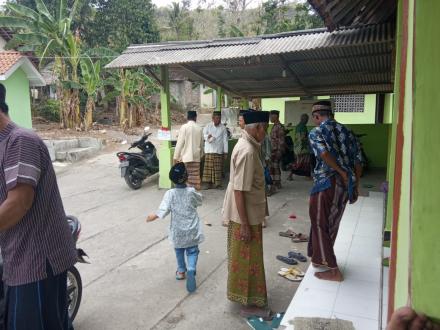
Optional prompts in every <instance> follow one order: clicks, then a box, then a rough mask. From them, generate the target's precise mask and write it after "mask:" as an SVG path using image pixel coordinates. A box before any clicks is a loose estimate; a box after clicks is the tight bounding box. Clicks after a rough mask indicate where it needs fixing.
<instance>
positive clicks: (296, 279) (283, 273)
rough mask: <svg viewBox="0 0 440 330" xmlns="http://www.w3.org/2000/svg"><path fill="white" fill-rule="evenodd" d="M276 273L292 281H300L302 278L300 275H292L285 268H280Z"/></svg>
mask: <svg viewBox="0 0 440 330" xmlns="http://www.w3.org/2000/svg"><path fill="white" fill-rule="evenodd" d="M278 275H280V276H281V277H284V278H285V279H287V280H289V281H292V282H301V281H302V279H303V278H302V277H300V276H297V275H293V274H292V273H291V272H290V271H289V270H287V271H282V270H280V271H279V272H278Z"/></svg>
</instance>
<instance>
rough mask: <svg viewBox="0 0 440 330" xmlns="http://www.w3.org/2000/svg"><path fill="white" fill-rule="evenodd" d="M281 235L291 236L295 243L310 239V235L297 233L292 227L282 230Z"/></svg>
mask: <svg viewBox="0 0 440 330" xmlns="http://www.w3.org/2000/svg"><path fill="white" fill-rule="evenodd" d="M279 235H280V236H281V237H288V238H291V239H292V242H293V243H302V242H308V241H309V237H308V236H307V235H304V234H303V233H295V232H294V231H293V230H291V229H287V230H286V231H280V233H279Z"/></svg>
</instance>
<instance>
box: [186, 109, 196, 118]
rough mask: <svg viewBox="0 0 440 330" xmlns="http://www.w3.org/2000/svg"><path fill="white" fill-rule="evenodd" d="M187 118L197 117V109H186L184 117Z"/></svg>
mask: <svg viewBox="0 0 440 330" xmlns="http://www.w3.org/2000/svg"><path fill="white" fill-rule="evenodd" d="M186 118H187V119H194V118H197V111H192V110H191V111H188V114H187V117H186Z"/></svg>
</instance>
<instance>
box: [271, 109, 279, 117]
mask: <svg viewBox="0 0 440 330" xmlns="http://www.w3.org/2000/svg"><path fill="white" fill-rule="evenodd" d="M270 114H271V115H277V116H279V114H280V112H279V111H278V110H271V111H270Z"/></svg>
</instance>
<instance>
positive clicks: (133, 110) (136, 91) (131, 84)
mask: <svg viewBox="0 0 440 330" xmlns="http://www.w3.org/2000/svg"><path fill="white" fill-rule="evenodd" d="M105 85H106V86H110V87H111V88H112V89H113V91H112V92H111V93H108V94H107V96H106V98H107V99H114V98H116V100H117V102H116V103H117V107H118V112H119V123H120V126H121V128H122V129H124V130H125V129H127V128H131V127H133V126H134V125H135V124H136V125H139V124H140V120H141V113H142V112H143V111H144V110H145V109H146V108H147V107H149V106H150V105H151V104H150V99H151V97H152V95H154V94H157V92H158V90H159V89H158V86H157V85H156V84H155V82H154V81H152V79H151V78H150V77H149V76H147V75H146V74H144V73H143V72H142V70H123V69H121V70H120V71H119V72H117V73H113V74H112V75H111V77H109V78H108V79H107V80H106V81H105Z"/></svg>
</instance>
